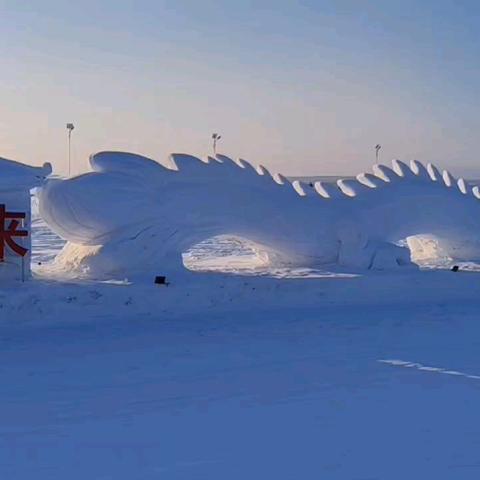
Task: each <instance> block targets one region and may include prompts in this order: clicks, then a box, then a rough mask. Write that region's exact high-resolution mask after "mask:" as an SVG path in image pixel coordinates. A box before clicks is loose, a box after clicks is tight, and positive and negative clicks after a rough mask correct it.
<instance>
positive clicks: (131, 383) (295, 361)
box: [0, 220, 480, 480]
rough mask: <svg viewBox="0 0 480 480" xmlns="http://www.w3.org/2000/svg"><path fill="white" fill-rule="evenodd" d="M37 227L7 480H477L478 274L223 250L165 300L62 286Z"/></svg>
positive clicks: (206, 249) (7, 433)
mask: <svg viewBox="0 0 480 480" xmlns="http://www.w3.org/2000/svg"><path fill="white" fill-rule="evenodd" d="M33 226H34V242H33V249H34V250H33V263H34V267H35V268H34V279H33V280H32V281H30V282H27V283H25V284H24V285H22V286H21V288H20V287H18V286H16V287H7V288H2V289H1V290H0V316H1V319H2V325H1V332H2V333H1V337H0V343H1V349H0V360H1V361H0V381H1V384H2V394H1V397H0V398H1V409H0V419H1V421H0V478H2V479H3V478H5V479H15V480H17V479H19V480H22V479H32V478H35V479H41V480H43V479H49V480H50V479H65V478H68V479H82V480H84V479H95V480H100V479H102V480H106V479H115V480H117V479H129V480H130V479H131V480H147V479H160V478H161V479H189V480H190V479H209V480H210V479H222V480H223V479H247V478H248V479H257V478H258V479H318V478H322V479H323V478H325V479H402V480H403V479H405V478H412V479H417V478H418V479H425V478H436V479H440V478H442V479H443V478H445V479H453V478H454V479H477V478H478V477H479V475H480V454H479V451H480V422H479V420H478V414H477V411H478V405H479V403H480V362H479V351H480V350H479V343H480V326H479V325H478V311H479V303H480V301H479V298H480V276H479V275H478V274H476V273H474V272H473V273H470V272H469V273H453V272H450V271H449V270H446V269H445V270H438V269H437V270H435V269H433V270H432V269H429V270H420V271H417V270H414V269H406V270H403V271H401V272H398V271H396V272H395V273H387V272H369V273H359V272H354V271H315V270H298V269H297V270H293V271H289V270H288V269H284V270H278V269H277V270H274V271H270V270H269V269H268V268H266V267H265V266H264V265H263V264H262V263H261V261H260V260H259V259H258V258H257V257H255V255H254V254H253V253H252V251H251V250H249V247H248V245H245V244H243V243H240V242H239V241H238V240H235V239H232V238H225V237H222V238H220V239H216V240H212V241H209V242H204V243H203V244H201V245H200V246H197V247H196V248H195V249H193V250H192V251H190V252H188V253H187V255H186V256H185V258H184V261H185V264H186V265H188V266H189V268H191V269H195V270H196V271H191V272H188V271H186V272H185V274H184V275H183V276H181V277H178V278H175V279H172V283H171V284H170V285H169V286H168V287H167V286H159V285H154V284H153V281H152V280H153V279H151V278H148V279H145V281H144V282H141V281H139V282H135V283H130V281H129V279H112V280H107V281H103V282H94V281H91V280H86V279H82V278H78V277H73V276H72V277H71V278H69V279H68V280H65V273H66V272H59V271H58V269H57V267H56V266H55V264H54V263H52V260H53V258H54V256H55V254H56V253H57V252H58V251H59V249H60V248H61V247H62V245H63V242H62V241H61V240H60V239H59V238H58V237H57V236H56V235H54V234H53V233H52V232H50V231H49V229H48V228H47V227H46V226H45V225H44V224H43V223H42V222H41V221H40V220H35V221H34V224H33ZM205 269H207V270H217V272H216V273H206V272H204V271H203V270H205ZM218 270H223V271H224V272H223V273H219V272H218ZM225 272H226V273H225ZM159 273H161V272H159Z"/></svg>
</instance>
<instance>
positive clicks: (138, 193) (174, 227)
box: [40, 152, 480, 276]
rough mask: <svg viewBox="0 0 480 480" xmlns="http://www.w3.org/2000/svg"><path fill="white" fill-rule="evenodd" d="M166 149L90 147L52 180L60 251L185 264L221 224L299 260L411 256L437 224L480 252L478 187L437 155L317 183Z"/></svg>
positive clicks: (359, 263) (277, 257)
mask: <svg viewBox="0 0 480 480" xmlns="http://www.w3.org/2000/svg"><path fill="white" fill-rule="evenodd" d="M171 161H172V163H173V165H174V168H167V167H165V166H162V165H161V164H159V163H157V162H155V161H153V160H150V159H148V158H145V157H142V156H139V155H135V154H130V153H121V152H102V153H98V154H96V155H93V156H92V157H91V158H90V163H91V166H92V169H93V172H90V173H87V174H84V175H81V176H78V177H74V178H71V179H68V180H63V181H62V180H57V181H50V182H49V183H48V184H47V185H46V186H45V188H44V189H42V192H41V194H40V213H41V215H42V216H43V218H44V219H45V221H46V222H47V223H48V224H49V225H50V227H51V228H52V229H53V230H54V231H55V232H57V233H58V234H59V235H60V236H61V237H63V238H64V239H66V240H68V242H69V243H67V245H66V247H65V250H64V252H63V254H62V255H63V259H64V261H65V260H67V263H68V261H70V262H71V263H72V265H71V266H72V267H79V266H80V267H82V266H83V267H85V268H87V269H89V270H90V272H92V274H93V275H125V276H129V275H132V274H134V273H136V272H147V271H151V272H157V273H158V272H164V273H167V274H170V273H172V272H174V271H177V272H178V271H179V270H181V269H183V264H182V252H185V251H186V250H187V249H188V248H189V247H191V246H192V245H194V244H196V243H198V242H200V241H202V240H204V239H206V238H209V237H212V236H216V235H220V234H232V235H237V236H239V237H243V238H246V239H249V240H251V241H253V242H255V243H256V244H257V245H258V247H259V250H262V251H263V252H265V253H266V254H267V255H268V258H269V260H270V261H271V262H276V263H282V264H285V263H288V264H294V265H302V266H304V265H308V266H313V265H320V264H321V265H331V264H339V265H345V266H348V267H354V268H359V269H365V268H367V269H369V268H391V267H398V266H403V265H411V261H410V252H409V250H408V248H405V247H401V246H398V245H397V244H396V243H397V242H398V241H399V240H401V239H405V238H407V237H409V236H413V235H418V234H430V235H433V236H435V237H436V239H437V241H438V242H439V244H441V247H442V249H443V250H444V251H445V252H447V253H448V255H450V256H451V257H452V258H455V259H459V260H461V259H469V260H471V259H475V258H480V242H479V236H478V232H480V215H478V207H479V203H478V199H479V198H480V192H479V189H478V187H474V188H473V190H470V189H469V188H468V187H467V185H466V184H465V181H464V180H462V179H460V180H458V181H455V180H454V179H453V178H452V176H451V175H450V174H449V173H448V172H446V171H445V172H443V174H440V173H439V171H438V170H437V169H436V168H435V167H434V166H433V165H428V167H424V166H423V165H422V164H421V163H420V162H417V161H413V162H411V165H410V167H408V166H407V165H405V164H404V163H402V162H400V161H393V169H391V168H389V167H386V166H384V165H375V166H374V169H373V171H374V174H368V173H364V174H360V175H358V176H357V179H354V180H339V181H338V182H337V184H322V183H320V182H317V183H315V185H313V186H311V185H307V184H303V183H301V182H293V183H290V182H289V181H288V180H287V179H286V178H284V177H283V176H281V175H277V176H275V178H273V177H272V176H271V175H270V173H269V172H268V171H267V170H266V169H265V168H264V167H262V166H260V167H258V168H257V169H255V168H254V167H252V166H251V165H250V164H249V163H248V162H246V161H244V160H239V161H238V162H235V161H233V160H231V159H230V158H228V157H226V156H223V155H217V157H216V158H215V159H213V158H208V160H207V161H202V160H200V159H198V158H196V157H193V156H190V155H184V154H173V155H172V156H171Z"/></svg>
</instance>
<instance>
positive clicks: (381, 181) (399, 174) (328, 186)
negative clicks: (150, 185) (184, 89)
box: [171, 154, 480, 199]
mask: <svg viewBox="0 0 480 480" xmlns="http://www.w3.org/2000/svg"><path fill="white" fill-rule="evenodd" d="M171 160H172V162H173V164H174V167H175V170H179V171H184V170H189V169H190V168H192V167H194V168H198V167H199V166H201V165H202V164H203V165H205V164H208V165H219V164H221V165H223V166H224V167H234V168H240V169H241V170H243V171H249V172H251V173H253V174H255V175H256V176H257V177H261V178H264V179H267V180H269V181H274V182H275V183H276V184H278V185H290V186H292V187H293V189H294V190H295V192H296V193H297V194H298V195H300V196H310V195H312V194H313V195H319V196H320V197H321V198H325V199H333V198H345V197H356V196H358V195H359V194H361V193H362V192H365V191H368V190H370V191H371V190H372V189H376V188H380V187H382V186H385V185H388V184H395V183H397V182H398V181H402V180H407V181H416V182H418V181H424V182H436V183H437V184H440V185H444V186H445V187H448V188H452V189H458V191H459V192H460V193H462V194H463V195H468V194H470V192H471V193H472V194H473V195H474V196H475V197H476V198H478V199H480V189H479V187H478V186H474V187H473V188H472V189H470V188H469V187H468V185H467V183H466V182H465V180H464V179H463V178H459V179H458V180H456V179H455V178H454V177H453V176H452V175H451V174H450V172H448V171H447V170H443V172H442V173H440V171H439V170H438V169H437V167H435V165H433V164H431V163H429V164H427V166H426V167H425V166H424V165H423V164H422V163H421V162H419V161H418V160H412V161H411V162H410V165H407V164H405V163H403V162H402V161H400V160H392V168H390V167H387V166H386V165H381V164H375V165H374V166H373V174H371V173H360V174H359V175H357V177H356V179H342V180H338V181H337V182H336V183H326V182H320V181H317V182H315V183H313V184H308V183H305V182H302V181H299V180H295V181H293V182H290V181H289V180H288V179H287V178H286V177H285V176H283V175H281V174H279V173H277V174H274V175H272V174H271V173H270V172H269V171H268V170H267V169H266V168H265V167H264V166H263V165H259V166H258V167H256V168H255V167H254V166H253V165H252V164H250V163H249V162H247V161H246V160H243V159H239V160H238V161H235V160H232V159H231V158H229V157H227V156H225V155H219V154H218V155H216V157H215V158H213V157H208V158H207V161H206V162H205V161H203V160H201V159H199V158H197V157H193V156H190V155H184V154H172V155H171ZM200 168H201V167H200Z"/></svg>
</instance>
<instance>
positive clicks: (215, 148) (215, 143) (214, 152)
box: [212, 133, 222, 156]
mask: <svg viewBox="0 0 480 480" xmlns="http://www.w3.org/2000/svg"><path fill="white" fill-rule="evenodd" d="M221 138H222V136H221V135H219V134H218V133H212V139H213V155H214V156H215V155H216V154H217V142H218V141H219V140H220V139H221Z"/></svg>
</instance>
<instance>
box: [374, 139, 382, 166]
mask: <svg viewBox="0 0 480 480" xmlns="http://www.w3.org/2000/svg"><path fill="white" fill-rule="evenodd" d="M381 148H382V146H381V145H380V144H379V143H377V144H376V145H375V160H376V162H377V163H378V151H379V150H380V149H381Z"/></svg>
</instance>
